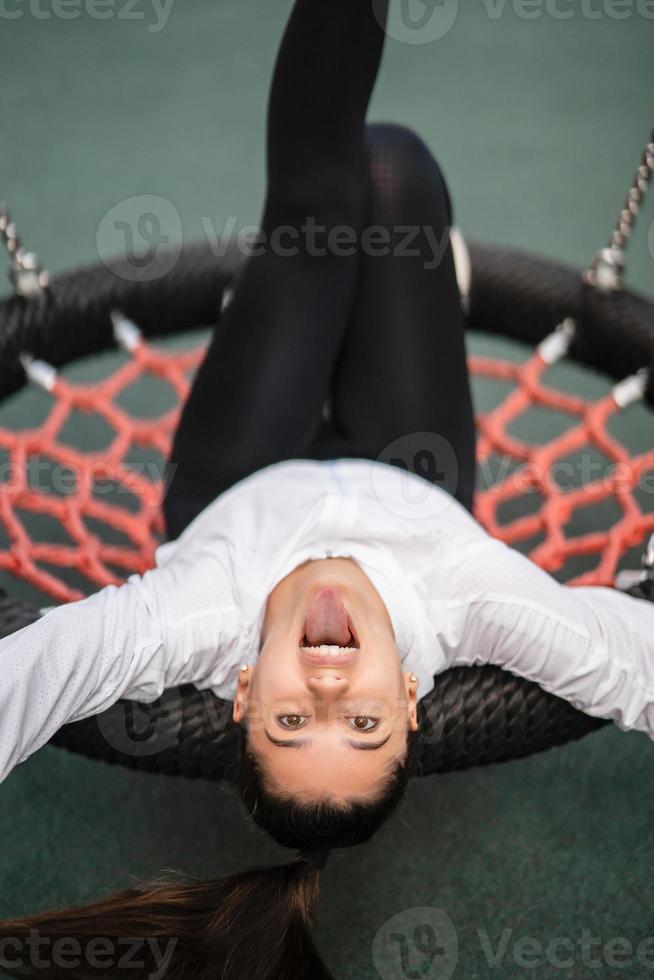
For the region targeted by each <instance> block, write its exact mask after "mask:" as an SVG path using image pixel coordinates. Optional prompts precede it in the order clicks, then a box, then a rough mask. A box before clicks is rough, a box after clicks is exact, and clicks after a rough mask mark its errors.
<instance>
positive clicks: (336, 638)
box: [304, 588, 352, 647]
mask: <svg viewBox="0 0 654 980" xmlns="http://www.w3.org/2000/svg"><path fill="white" fill-rule="evenodd" d="M304 632H305V634H306V637H307V640H308V641H309V643H310V644H311V646H314V647H319V646H320V645H321V644H323V643H328V644H332V645H336V646H339V647H346V646H349V645H350V644H351V642H352V634H351V633H350V627H349V626H348V618H347V609H346V608H345V606H344V605H343V600H342V599H341V597H340V595H339V593H338V592H337V590H336V589H332V588H324V589H320V591H319V592H317V593H316V594H315V596H314V597H313V599H312V600H311V603H310V604H309V608H308V609H307V614H306V619H305V625H304Z"/></svg>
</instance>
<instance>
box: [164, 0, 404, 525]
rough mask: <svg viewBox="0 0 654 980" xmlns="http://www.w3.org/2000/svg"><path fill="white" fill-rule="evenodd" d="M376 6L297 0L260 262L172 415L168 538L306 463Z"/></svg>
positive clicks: (343, 311)
mask: <svg viewBox="0 0 654 980" xmlns="http://www.w3.org/2000/svg"><path fill="white" fill-rule="evenodd" d="M383 8H384V4H383V3H379V2H376V3H375V4H374V5H373V3H372V0H297V2H296V4H295V7H294V10H293V13H292V15H291V19H290V22H289V24H288V27H287V29H286V32H285V35H284V39H283V42H282V46H281V49H280V53H279V56H278V60H277V65H276V68H275V73H274V77H273V83H272V90H271V95H270V103H269V109H268V148H267V152H268V157H267V163H268V191H267V199H266V205H265V209H264V214H263V219H262V232H263V243H264V248H263V250H262V254H257V255H253V256H252V257H251V258H250V260H249V261H248V263H247V265H246V268H245V271H244V274H243V276H242V278H241V280H240V282H239V285H238V288H237V290H236V294H235V296H234V299H233V301H232V304H231V305H230V307H229V309H228V310H227V311H226V313H225V315H224V316H223V318H222V320H221V322H220V323H219V325H218V327H217V329H216V331H215V334H214V337H213V339H212V341H211V344H210V346H209V350H208V352H207V356H206V358H205V360H204V362H203V364H202V366H201V368H200V370H199V372H198V376H197V378H196V380H195V382H194V385H193V388H192V391H191V394H190V396H189V399H188V401H187V403H186V406H185V408H184V412H183V414H182V418H181V422H180V425H179V428H178V430H177V433H176V436H175V441H174V445H173V450H172V453H171V458H170V463H169V476H168V483H169V488H168V492H167V495H166V500H165V502H164V511H165V516H166V522H167V530H168V534H169V535H170V536H171V537H175V536H176V535H178V534H179V533H180V532H181V530H183V528H184V527H185V526H186V525H187V524H188V523H189V522H190V521H191V520H192V519H193V517H195V516H196V515H197V514H198V513H199V512H200V510H202V509H203V507H205V506H206V504H207V503H208V502H209V501H210V500H212V499H213V498H214V497H216V496H217V495H218V494H219V493H221V492H222V491H223V490H225V489H227V488H228V487H229V486H231V485H232V484H233V483H235V482H237V481H238V480H240V479H242V478H243V477H245V476H247V475H249V474H250V473H252V472H254V471H255V470H257V469H260V468H262V467H264V466H266V465H268V464H271V463H274V462H276V461H279V460H282V459H288V458H291V457H293V456H298V455H304V454H305V452H306V448H307V447H308V445H309V444H310V442H311V440H312V438H313V436H314V434H315V432H316V431H317V429H318V427H319V424H320V419H321V415H322V409H323V404H324V401H325V397H326V395H327V391H328V387H329V382H330V378H331V376H332V373H333V370H334V364H335V361H336V358H337V355H338V351H339V348H340V346H341V343H342V340H343V334H344V332H345V328H346V324H347V319H348V316H349V313H350V309H351V307H352V302H353V296H354V290H355V286H356V278H357V265H358V255H357V254H356V251H354V250H352V249H350V250H347V249H343V248H339V249H334V248H328V247H326V245H325V243H326V242H327V240H328V238H329V235H330V232H331V233H332V234H336V231H335V230H336V229H338V228H339V227H341V226H343V227H345V228H348V229H352V232H353V233H354V234H355V235H356V234H358V233H359V230H360V225H361V222H362V220H363V213H364V207H365V189H366V181H365V166H366V158H365V140H364V127H365V116H366V110H367V106H368V102H369V99H370V95H371V92H372V88H373V85H374V81H375V78H376V75H377V70H378V67H379V61H380V58H381V53H382V49H383V42H384V29H383V24H382V23H381V20H380V18H381V14H382V13H383Z"/></svg>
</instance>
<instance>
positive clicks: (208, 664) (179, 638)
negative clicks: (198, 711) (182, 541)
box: [0, 561, 233, 781]
mask: <svg viewBox="0 0 654 980" xmlns="http://www.w3.org/2000/svg"><path fill="white" fill-rule="evenodd" d="M221 571H222V570H221V569H219V568H215V567H213V566H212V564H211V562H210V561H209V562H206V561H205V562H204V563H202V562H199V563H197V564H195V565H194V566H193V567H190V566H189V565H187V564H185V563H184V561H179V562H175V563H171V564H169V565H165V566H163V567H161V568H156V569H153V570H152V571H150V572H147V573H146V574H145V575H144V576H142V577H141V576H132V577H131V578H130V579H129V581H128V582H127V583H125V585H122V586H120V587H115V586H108V587H107V588H104V589H102V590H101V591H100V592H98V593H97V594H96V595H93V596H91V597H90V598H88V599H84V600H82V601H80V602H74V603H70V604H69V605H66V606H61V607H59V608H57V609H53V610H51V611H50V612H48V613H47V614H46V615H45V616H43V618H42V619H40V620H38V621H37V622H36V623H33V624H32V625H30V626H26V627H25V628H24V629H22V630H19V631H18V632H17V633H14V634H12V635H11V636H8V637H6V638H5V639H3V640H0V781H1V780H3V779H4V778H5V777H6V776H7V775H8V774H9V772H10V771H11V769H12V768H13V767H14V766H16V765H17V764H18V763H20V762H22V761H23V760H24V759H26V758H27V756H29V755H30V754H31V753H32V752H35V751H36V750H37V749H38V748H40V747H41V746H42V745H44V744H45V743H46V742H47V741H48V740H49V739H50V738H51V737H52V736H53V735H54V734H55V732H56V731H57V730H58V729H59V728H61V726H62V725H65V724H67V723H69V722H73V721H79V720H80V719H82V718H86V717H87V716H89V715H93V714H97V713H99V712H101V711H104V710H105V709H107V708H109V707H110V706H111V705H112V704H114V703H115V702H116V701H117V700H118V699H119V698H132V699H138V700H142V701H153V700H155V699H156V698H157V697H159V696H160V695H161V694H162V692H163V690H164V688H166V687H173V686H177V685H178V684H181V683H196V684H197V686H200V687H202V686H205V687H210V686H214V685H215V686H216V687H220V684H221V683H224V681H225V678H226V676H227V674H228V673H229V664H228V663H227V662H226V661H225V657H224V656H223V653H224V650H225V649H228V648H229V638H230V635H231V633H232V632H233V630H232V628H231V625H230V624H231V618H232V615H233V610H232V609H231V605H230V599H229V596H228V595H226V591H225V589H226V579H225V576H224V575H221Z"/></svg>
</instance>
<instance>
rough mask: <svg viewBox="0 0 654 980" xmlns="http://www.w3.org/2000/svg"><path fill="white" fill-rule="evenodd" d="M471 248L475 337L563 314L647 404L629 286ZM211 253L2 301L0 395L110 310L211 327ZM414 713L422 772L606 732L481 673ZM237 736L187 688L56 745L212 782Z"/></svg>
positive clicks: (30, 613) (223, 289)
mask: <svg viewBox="0 0 654 980" xmlns="http://www.w3.org/2000/svg"><path fill="white" fill-rule="evenodd" d="M469 250H470V258H471V267H472V277H471V291H470V296H469V313H468V322H469V326H470V327H471V328H474V329H475V330H477V331H482V332H485V333H489V334H495V335H498V336H503V337H509V338H513V339H516V340H519V341H523V342H527V343H528V344H530V345H532V346H535V345H539V344H541V342H542V341H543V340H545V338H547V337H550V335H552V333H553V331H554V330H555V328H556V327H557V325H559V324H561V322H562V321H566V320H567V321H570V320H571V319H572V320H573V321H574V323H575V330H574V335H573V336H572V338H571V343H570V347H569V350H568V355H569V356H570V357H571V358H573V359H574V360H576V361H578V362H579V363H581V364H583V365H585V366H587V367H591V368H594V369H597V370H599V371H601V372H603V373H604V374H606V375H608V376H609V377H611V378H614V379H616V380H617V381H621V380H623V379H624V378H627V377H629V376H632V375H637V376H638V377H640V378H641V379H642V381H643V391H644V397H645V398H646V399H647V401H648V402H649V404H650V405H652V404H654V380H653V379H654V372H653V371H652V370H651V367H652V366H654V302H652V301H651V300H649V299H648V298H646V297H645V296H642V295H638V294H636V293H634V292H631V291H629V290H623V289H609V290H605V291H601V290H598V289H596V288H595V287H594V285H592V284H591V283H590V282H589V281H588V277H584V276H583V275H582V273H581V271H580V270H578V269H574V268H572V267H569V266H566V265H563V264H561V263H558V262H555V261H551V260H547V259H544V258H540V257H538V256H535V255H531V254H528V253H526V252H523V251H521V250H517V249H511V248H506V247H503V246H497V245H487V244H481V243H473V244H471V245H469ZM220 251H221V254H220V255H217V254H215V250H214V251H212V249H211V248H210V247H209V246H208V245H190V246H186V247H184V248H182V249H181V250H179V253H178V254H176V255H175V256H171V254H170V253H164V252H160V253H159V254H158V255H157V256H156V257H155V258H154V259H153V261H152V262H149V263H148V264H147V266H145V267H143V268H142V269H141V270H140V271H138V270H137V269H135V266H134V265H133V264H132V263H130V261H129V259H121V260H115V261H112V262H108V263H106V264H96V265H92V266H89V267H85V268H81V269H79V270H76V271H74V272H71V273H67V274H65V275H61V276H57V277H54V278H53V279H52V280H51V281H49V282H47V284H45V288H43V289H40V290H38V291H36V293H35V295H33V296H30V297H27V298H25V297H21V296H13V297H11V298H9V299H7V300H6V301H4V302H3V303H0V400H2V399H4V398H6V397H7V396H9V395H10V394H12V393H13V392H15V391H17V390H18V389H19V388H21V387H22V386H23V385H24V384H25V372H24V369H23V366H22V364H21V355H23V354H24V353H25V352H29V354H30V355H31V356H33V357H34V358H37V359H39V360H43V361H45V362H47V363H48V364H51V365H53V366H55V367H60V366H63V365H67V364H69V363H71V362H72V361H75V360H78V359H80V358H83V357H87V356H89V355H93V354H96V353H99V352H101V351H104V350H107V349H110V348H111V347H113V346H114V343H115V341H114V335H113V327H112V314H114V313H115V311H117V310H119V311H121V313H122V314H124V315H125V316H126V317H128V318H129V319H130V320H132V321H134V322H135V323H137V324H138V326H139V329H140V330H141V331H142V333H143V335H144V337H155V336H157V337H161V336H164V335H168V334H181V333H184V332H187V331H189V330H193V329H197V328H200V327H206V326H208V325H210V324H212V323H215V322H216V319H217V318H218V317H219V315H220V310H221V307H222V304H223V302H224V299H225V297H226V295H227V294H228V292H229V291H230V290H231V289H233V287H234V284H235V283H236V282H237V280H238V276H239V273H240V271H241V268H242V266H243V263H244V257H243V255H242V253H241V252H240V250H239V248H238V246H237V243H236V242H230V243H227V244H226V246H225V247H224V248H223V249H221V250H220ZM644 369H649V370H648V372H647V375H645V374H644V373H643V372H644ZM39 615H40V611H39V609H38V608H36V607H34V606H32V605H30V604H29V603H26V602H23V601H19V600H16V599H14V598H11V597H10V596H4V597H2V598H0V636H3V635H7V634H9V633H11V632H13V631H14V630H17V629H19V628H21V627H23V626H25V625H27V624H28V623H31V622H33V621H34V620H35V619H36V618H37V617H38V616H39ZM419 713H420V731H421V751H420V771H421V773H422V774H430V773H441V772H448V771H452V770H459V769H465V768H469V767H471V766H477V765H486V764H489V763H496V762H503V761H507V760H509V759H516V758H520V757H523V756H526V755H529V754H532V753H534V752H539V751H542V750H544V749H547V748H550V747H552V746H556V745H561V744H563V743H565V742H568V741H570V740H573V739H578V738H580V737H582V736H584V735H586V734H588V733H589V732H592V731H595V730H596V729H598V728H599V727H601V726H603V725H604V724H606V722H605V721H603V720H602V719H596V718H591V717H589V716H587V715H585V714H583V713H581V712H579V711H577V710H576V709H575V708H574V707H572V706H571V705H570V704H568V703H567V702H565V701H563V700H561V699H559V698H557V697H554V696H553V695H551V694H548V693H546V692H545V691H543V690H542V689H541V688H539V687H538V686H537V685H535V684H533V683H531V682H529V681H526V680H524V679H522V678H518V677H515V676H513V675H512V674H510V673H507V672H505V671H502V670H500V669H499V668H496V667H490V666H482V667H465V668H454V669H450V670H448V671H446V672H444V673H443V674H440V675H438V676H436V678H435V687H434V689H433V691H431V692H430V693H429V694H428V695H427V696H426V697H424V698H423V699H422V700H421V701H420V702H419ZM236 738H237V729H236V726H235V725H234V724H233V722H232V721H231V706H230V705H229V704H228V703H227V702H224V701H221V700H220V699H218V698H216V697H215V696H214V695H212V694H211V693H209V692H207V691H204V692H200V691H197V690H196V689H195V688H193V687H184V688H178V689H174V690H169V691H166V692H164V695H163V696H162V697H161V698H160V699H159V700H158V701H156V702H154V703H152V704H136V703H134V702H129V701H119V702H118V703H117V704H116V705H114V706H113V707H112V708H110V709H109V710H108V711H106V712H104V713H103V714H101V715H98V716H95V717H92V718H88V719H85V720H84V721H79V722H76V723H73V724H70V725H67V726H65V727H64V728H62V729H61V730H60V731H59V732H58V733H57V734H56V736H55V737H54V738H53V739H52V744H54V745H56V746H59V747H61V748H65V749H68V750H71V751H73V752H77V753H80V754H82V755H85V756H87V757H89V758H93V759H98V760H102V761H104V762H108V763H117V764H121V765H124V766H127V767H129V768H131V769H139V770H143V771H148V772H158V773H165V774H168V775H183V776H187V777H192V778H205V779H213V780H219V779H222V778H225V777H226V776H227V775H228V774H229V772H230V767H231V765H232V763H233V759H234V750H235V741H236Z"/></svg>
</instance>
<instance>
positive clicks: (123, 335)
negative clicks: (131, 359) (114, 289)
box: [111, 310, 143, 354]
mask: <svg viewBox="0 0 654 980" xmlns="http://www.w3.org/2000/svg"><path fill="white" fill-rule="evenodd" d="M111 322H112V324H113V328H114V340H115V341H116V343H117V344H118V346H119V347H122V348H123V350H125V351H127V353H128V354H131V353H132V351H135V350H136V348H137V347H139V346H140V344H141V342H142V340H143V334H142V333H141V331H140V330H139V328H138V327H137V326H136V324H135V323H134V322H133V320H130V319H128V317H126V316H124V315H123V314H122V313H120V312H119V311H118V310H112V311H111Z"/></svg>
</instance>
